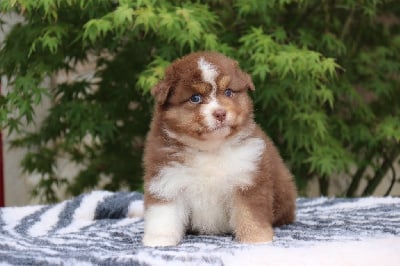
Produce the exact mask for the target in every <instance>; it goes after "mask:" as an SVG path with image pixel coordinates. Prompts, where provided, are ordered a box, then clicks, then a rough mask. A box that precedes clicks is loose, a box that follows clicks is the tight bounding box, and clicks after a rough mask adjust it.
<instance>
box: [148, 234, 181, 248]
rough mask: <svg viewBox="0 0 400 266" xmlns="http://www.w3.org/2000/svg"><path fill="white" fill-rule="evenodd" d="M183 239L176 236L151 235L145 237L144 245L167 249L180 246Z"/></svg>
mask: <svg viewBox="0 0 400 266" xmlns="http://www.w3.org/2000/svg"><path fill="white" fill-rule="evenodd" d="M180 240H181V239H180V238H179V237H177V236H174V235H149V234H145V235H144V237H143V240H142V242H143V245H145V246H148V247H167V246H176V245H178V243H179V241H180Z"/></svg>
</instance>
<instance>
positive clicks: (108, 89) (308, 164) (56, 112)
mask: <svg viewBox="0 0 400 266" xmlns="http://www.w3.org/2000/svg"><path fill="white" fill-rule="evenodd" d="M0 12H1V13H3V14H7V13H14V14H18V15H19V16H22V17H23V18H24V22H22V23H18V24H16V25H15V26H14V27H13V28H12V30H11V31H10V33H9V34H8V35H7V36H6V39H5V41H4V43H3V44H2V45H1V46H0V75H1V76H4V77H7V79H8V82H9V85H10V86H12V90H10V92H9V93H7V94H5V95H3V96H1V98H0V105H1V110H0V123H1V126H2V128H8V130H9V131H10V132H13V131H16V132H18V134H19V136H20V137H19V138H18V139H15V140H14V141H13V145H14V147H25V148H27V149H28V153H27V155H26V156H25V158H24V160H23V161H22V167H23V169H24V170H25V171H26V172H28V173H39V174H40V176H41V181H40V183H39V184H38V186H37V187H36V188H35V190H34V191H33V193H34V194H36V195H40V196H42V197H43V199H44V200H46V201H56V200H57V197H56V194H55V193H54V191H55V189H56V188H62V189H65V190H66V191H67V192H68V193H70V194H72V195H77V194H79V193H81V192H83V191H85V190H88V189H92V188H94V187H101V188H104V189H109V190H118V189H121V188H127V189H131V190H136V189H140V188H141V184H142V167H141V156H142V149H143V140H144V137H145V134H146V132H147V130H148V126H149V121H150V119H151V112H152V99H151V97H150V95H149V90H150V89H151V87H152V86H154V85H155V84H156V83H157V81H158V80H159V79H160V78H162V76H163V73H164V69H165V67H166V66H167V65H168V64H169V63H170V62H171V61H172V60H174V59H176V58H178V57H180V56H182V55H185V54H187V53H190V52H192V51H197V50H214V51H220V52H222V53H224V54H226V55H228V56H231V57H233V58H235V59H236V60H238V61H239V62H240V65H241V66H242V68H244V69H245V70H246V71H248V72H249V73H250V74H251V75H252V77H253V80H254V83H255V85H256V92H255V93H254V95H253V96H254V100H255V114H256V119H257V121H258V123H260V124H261V125H262V127H263V128H264V129H265V131H266V132H267V133H268V134H269V135H270V136H271V137H272V138H273V139H274V141H275V142H276V143H277V146H278V147H279V149H280V151H281V153H282V155H283V157H284V159H285V160H286V161H287V163H288V164H289V166H290V168H291V170H292V172H293V174H294V175H295V177H296V181H297V184H298V187H299V190H300V192H302V193H304V188H305V186H306V184H307V182H308V181H309V180H311V179H312V178H317V179H318V180H319V184H320V192H321V194H324V195H326V194H327V193H328V189H329V184H330V182H329V179H330V177H331V176H332V175H335V174H342V175H344V176H345V177H346V178H347V179H348V180H350V183H349V186H348V187H347V188H345V189H344V190H343V191H341V192H339V195H345V196H356V195H360V194H359V193H360V192H359V191H360V190H361V195H370V194H372V193H373V192H374V191H375V190H376V188H377V186H378V185H379V184H380V183H381V181H382V179H383V178H384V176H386V175H387V174H388V173H389V175H390V176H392V184H391V187H390V188H388V192H390V190H391V189H392V187H393V185H394V182H396V178H397V175H396V172H395V170H394V169H395V168H394V166H395V165H396V164H399V162H398V161H397V160H398V157H399V153H400V99H399V95H400V71H399V70H400V5H399V4H398V1H396V0H392V1H384V0H342V1H339V0H337V1H334V0H329V1H328V0H309V1H305V0H303V1H302V0H271V1H263V0H257V1H247V0H214V1H207V2H205V3H203V4H201V2H200V1H157V0H137V1H134V0H120V1H117V0H2V1H1V2H0ZM3 23H4V21H3ZM90 58H96V62H95V68H94V71H93V73H92V75H89V76H85V77H80V78H77V79H75V80H72V81H68V82H59V83H57V84H54V86H52V88H51V89H49V88H45V87H43V86H42V81H43V79H44V78H45V77H48V76H53V75H55V74H57V73H59V72H60V71H64V72H65V73H71V72H74V71H75V70H76V68H77V66H78V65H79V64H80V63H85V62H88V61H89V59H90ZM43 97H49V98H50V100H51V102H52V106H51V108H50V110H49V112H48V115H47V117H46V118H45V120H44V122H43V123H42V124H41V125H40V127H39V128H38V130H37V131H36V132H27V131H26V130H24V125H25V124H26V123H31V122H32V121H33V119H34V109H33V107H34V106H35V105H38V104H40V103H41V101H42V98H43ZM61 157H62V158H67V159H68V160H70V161H72V162H74V163H76V164H77V165H78V166H79V167H78V168H79V169H80V170H79V173H78V174H77V176H76V177H75V178H73V179H72V181H69V180H68V179H67V178H66V177H64V176H60V175H59V171H57V168H58V162H57V161H58V159H59V158H61ZM367 170H368V171H369V172H368V171H367ZM367 173H369V174H367ZM371 173H372V174H371ZM363 180H365V181H366V184H367V185H366V186H363V187H362V186H361V183H362V181H363Z"/></svg>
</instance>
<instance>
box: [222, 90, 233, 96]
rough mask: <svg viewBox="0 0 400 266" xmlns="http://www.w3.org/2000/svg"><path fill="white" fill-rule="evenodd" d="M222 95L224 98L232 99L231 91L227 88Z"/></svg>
mask: <svg viewBox="0 0 400 266" xmlns="http://www.w3.org/2000/svg"><path fill="white" fill-rule="evenodd" d="M224 94H225V96H226V97H232V96H233V90H232V89H229V88H228V89H226V90H225V91H224Z"/></svg>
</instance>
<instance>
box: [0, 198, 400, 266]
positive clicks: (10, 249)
mask: <svg viewBox="0 0 400 266" xmlns="http://www.w3.org/2000/svg"><path fill="white" fill-rule="evenodd" d="M297 205H298V210H297V220H296V222H295V223H294V224H292V225H288V226H284V227H281V228H276V229H275V238H274V241H273V242H272V243H269V244H257V245H244V244H239V243H236V242H235V241H233V239H232V236H231V235H223V236H198V235H188V236H186V237H185V238H184V240H183V241H182V243H181V244H180V245H178V246H176V247H164V248H149V247H143V246H142V244H141V238H142V236H143V219H142V218H140V217H141V216H142V213H143V201H142V194H140V193H135V192H133V193H123V192H120V193H111V192H106V191H95V192H92V193H89V194H84V195H81V196H79V197H76V198H73V199H71V200H67V201H64V202H61V203H58V204H55V205H42V206H26V207H15V208H11V207H7V208H2V209H0V265H385V266H387V265H400V198H391V197H387V198H357V199H332V198H312V199H306V198H300V199H298V201H297Z"/></svg>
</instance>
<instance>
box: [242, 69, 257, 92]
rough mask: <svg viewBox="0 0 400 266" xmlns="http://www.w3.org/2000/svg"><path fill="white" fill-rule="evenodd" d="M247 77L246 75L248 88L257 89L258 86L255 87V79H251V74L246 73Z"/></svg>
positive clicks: (250, 89)
mask: <svg viewBox="0 0 400 266" xmlns="http://www.w3.org/2000/svg"><path fill="white" fill-rule="evenodd" d="M244 75H245V77H246V82H247V89H248V90H249V91H255V90H256V88H255V87H254V83H253V80H252V79H251V76H250V75H249V74H247V73H244Z"/></svg>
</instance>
